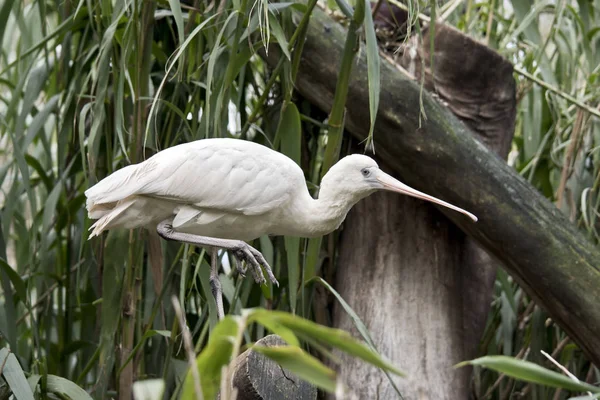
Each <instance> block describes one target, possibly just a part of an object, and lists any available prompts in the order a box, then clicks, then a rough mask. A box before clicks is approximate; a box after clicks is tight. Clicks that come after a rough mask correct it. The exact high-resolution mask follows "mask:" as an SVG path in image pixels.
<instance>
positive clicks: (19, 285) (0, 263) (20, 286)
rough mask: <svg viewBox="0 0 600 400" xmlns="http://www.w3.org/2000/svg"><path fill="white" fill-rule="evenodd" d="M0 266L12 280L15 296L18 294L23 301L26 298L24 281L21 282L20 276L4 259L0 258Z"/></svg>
mask: <svg viewBox="0 0 600 400" xmlns="http://www.w3.org/2000/svg"><path fill="white" fill-rule="evenodd" d="M0 268H2V270H3V271H4V272H5V273H6V275H8V278H9V279H10V281H11V282H12V284H13V287H14V288H15V291H16V292H17V296H19V297H20V298H21V301H22V302H23V303H25V300H26V299H27V290H26V287H25V282H23V279H21V276H20V275H19V274H18V273H17V271H15V270H14V269H13V268H12V267H11V266H10V265H8V263H7V262H6V260H4V259H2V258H0Z"/></svg>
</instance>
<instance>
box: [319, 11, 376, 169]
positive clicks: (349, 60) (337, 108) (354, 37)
mask: <svg viewBox="0 0 600 400" xmlns="http://www.w3.org/2000/svg"><path fill="white" fill-rule="evenodd" d="M360 5H362V6H360ZM364 5H365V2H363V1H359V2H358V3H357V6H356V10H355V11H354V17H353V18H352V21H351V22H350V26H349V28H348V35H347V36H346V43H345V44H344V52H343V54H342V62H341V65H340V72H339V75H338V80H337V85H336V88H335V95H334V98H333V106H332V107H331V113H330V114H329V121H328V124H329V126H330V127H331V128H330V129H329V134H328V135H327V147H326V148H325V155H324V157H323V167H322V169H321V177H323V176H324V175H325V174H326V173H327V171H329V168H331V166H332V165H333V164H334V163H335V162H336V161H337V159H338V158H339V154H340V148H341V144H342V134H343V132H344V116H345V113H346V99H347V97H348V87H349V86H350V76H351V72H352V64H353V63H354V57H355V56H356V53H357V52H358V49H359V48H360V44H359V36H358V30H359V29H360V27H361V26H362V21H363V19H364V13H365V10H364V9H365V7H364ZM361 15H362V16H361Z"/></svg>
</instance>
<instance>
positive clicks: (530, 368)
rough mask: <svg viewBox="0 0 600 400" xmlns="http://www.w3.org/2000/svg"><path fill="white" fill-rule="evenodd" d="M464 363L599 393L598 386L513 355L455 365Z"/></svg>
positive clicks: (522, 379)
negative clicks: (578, 380) (577, 380)
mask: <svg viewBox="0 0 600 400" xmlns="http://www.w3.org/2000/svg"><path fill="white" fill-rule="evenodd" d="M465 365H478V366H482V367H485V368H489V369H493V370H494V371H497V372H500V373H503V374H505V375H508V376H510V377H512V378H515V379H518V380H521V381H526V382H531V383H537V384H540V385H545V386H551V387H555V388H561V389H566V390H572V391H576V392H586V391H590V392H592V393H600V388H599V387H596V386H592V385H590V384H588V383H585V382H576V381H574V380H573V379H571V378H568V377H566V376H564V375H561V374H559V373H557V372H554V371H551V370H549V369H546V368H544V367H541V366H539V365H537V364H534V363H532V362H529V361H524V360H519V359H516V358H513V357H506V356H487V357H481V358H477V359H475V360H471V361H464V362H461V363H459V364H457V365H456V367H464V366H465Z"/></svg>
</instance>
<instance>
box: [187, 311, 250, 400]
mask: <svg viewBox="0 0 600 400" xmlns="http://www.w3.org/2000/svg"><path fill="white" fill-rule="evenodd" d="M239 329H240V326H239V325H238V323H237V321H236V320H235V319H234V318H233V317H231V316H227V317H225V318H224V319H223V320H222V321H221V322H219V323H218V324H217V326H216V327H215V329H214V330H213V331H212V332H211V334H210V338H209V340H208V344H207V346H206V347H205V348H204V350H202V353H200V355H199V356H198V358H196V365H197V366H198V372H199V373H200V385H201V387H202V395H203V396H204V398H205V399H207V400H208V399H214V398H215V396H216V395H217V392H218V391H219V385H220V384H221V370H222V369H223V367H224V366H226V365H227V364H229V361H230V360H231V354H232V352H233V344H234V342H235V338H236V337H237V335H238V333H239ZM182 398H184V399H192V398H196V395H195V389H194V376H193V374H192V373H191V371H188V373H187V375H186V378H185V383H184V387H183V394H182Z"/></svg>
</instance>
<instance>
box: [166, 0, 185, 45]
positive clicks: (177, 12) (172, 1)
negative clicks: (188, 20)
mask: <svg viewBox="0 0 600 400" xmlns="http://www.w3.org/2000/svg"><path fill="white" fill-rule="evenodd" d="M169 6H170V7H171V11H173V18H175V25H177V37H178V39H179V43H180V44H181V43H183V41H184V30H183V16H182V14H181V4H180V3H179V1H178V0H169Z"/></svg>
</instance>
